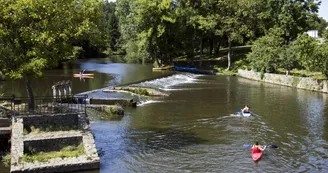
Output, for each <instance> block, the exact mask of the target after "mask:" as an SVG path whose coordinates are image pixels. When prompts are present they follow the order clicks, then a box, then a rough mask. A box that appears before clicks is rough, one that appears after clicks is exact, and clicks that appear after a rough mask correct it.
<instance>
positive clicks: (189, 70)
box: [174, 66, 197, 72]
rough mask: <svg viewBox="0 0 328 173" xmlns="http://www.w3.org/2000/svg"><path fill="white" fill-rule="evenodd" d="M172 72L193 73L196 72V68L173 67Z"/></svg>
mask: <svg viewBox="0 0 328 173" xmlns="http://www.w3.org/2000/svg"><path fill="white" fill-rule="evenodd" d="M174 70H176V71H182V72H194V71H197V68H194V67H181V66H174Z"/></svg>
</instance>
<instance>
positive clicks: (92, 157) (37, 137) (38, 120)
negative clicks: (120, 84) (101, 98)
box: [10, 113, 100, 173]
mask: <svg viewBox="0 0 328 173" xmlns="http://www.w3.org/2000/svg"><path fill="white" fill-rule="evenodd" d="M54 122H56V124H57V125H59V126H72V127H74V126H78V129H73V130H69V131H51V132H38V133H29V134H24V128H26V127H29V126H34V127H41V126H50V125H52V123H54ZM11 141H12V145H11V168H10V172H12V173H29V172H33V173H34V172H35V173H37V172H70V171H78V170H88V169H98V168H99V167H100V159H99V157H98V153H97V150H96V148H95V144H94V139H93V135H92V133H91V130H90V126H89V124H88V119H87V117H86V116H85V115H80V114H77V113H75V114H74V113H70V114H57V115H56V114H53V115H29V116H21V117H15V118H13V121H12V138H11ZM80 144H83V147H84V153H85V154H82V155H79V156H77V157H65V158H53V159H50V160H48V161H45V162H38V161H34V162H24V161H23V160H22V157H23V155H24V154H27V152H29V149H30V148H33V149H34V151H36V152H41V151H42V152H49V151H59V150H60V149H61V148H63V147H65V146H69V145H73V146H77V145H80Z"/></svg>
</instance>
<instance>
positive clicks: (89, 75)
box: [73, 73, 94, 77]
mask: <svg viewBox="0 0 328 173" xmlns="http://www.w3.org/2000/svg"><path fill="white" fill-rule="evenodd" d="M93 75H94V74H91V73H89V74H73V77H93Z"/></svg>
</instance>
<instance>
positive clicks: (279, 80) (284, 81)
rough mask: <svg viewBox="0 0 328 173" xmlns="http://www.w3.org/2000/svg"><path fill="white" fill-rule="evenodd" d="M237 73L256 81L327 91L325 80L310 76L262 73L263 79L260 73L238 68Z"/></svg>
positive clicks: (327, 83) (327, 86)
mask: <svg viewBox="0 0 328 173" xmlns="http://www.w3.org/2000/svg"><path fill="white" fill-rule="evenodd" d="M238 75H239V76H241V77H244V78H248V79H253V80H257V81H263V82H268V83H274V84H279V85H285V86H290V87H296V88H301V89H307V90H312V91H319V92H325V93H328V81H327V80H318V79H314V78H311V77H297V76H287V75H281V74H271V73H264V76H263V79H261V73H259V72H254V71H248V70H241V69H239V70H238Z"/></svg>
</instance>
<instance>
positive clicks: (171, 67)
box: [153, 65, 174, 71]
mask: <svg viewBox="0 0 328 173" xmlns="http://www.w3.org/2000/svg"><path fill="white" fill-rule="evenodd" d="M173 67H174V66H172V65H169V66H163V67H154V68H153V71H162V70H171V69H173Z"/></svg>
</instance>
